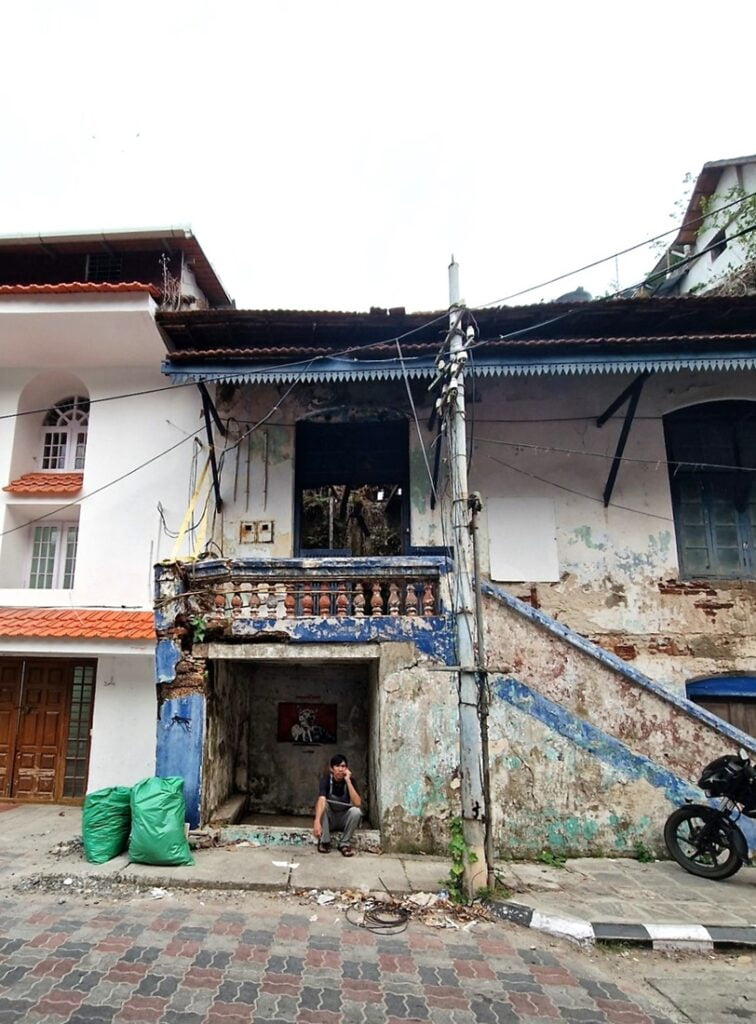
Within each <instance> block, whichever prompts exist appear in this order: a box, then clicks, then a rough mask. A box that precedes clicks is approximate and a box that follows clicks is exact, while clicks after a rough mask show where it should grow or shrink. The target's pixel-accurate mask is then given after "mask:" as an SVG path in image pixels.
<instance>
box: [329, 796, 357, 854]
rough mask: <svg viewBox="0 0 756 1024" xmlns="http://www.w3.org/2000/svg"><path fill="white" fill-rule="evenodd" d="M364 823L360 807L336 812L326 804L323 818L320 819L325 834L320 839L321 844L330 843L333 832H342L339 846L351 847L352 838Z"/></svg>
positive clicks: (346, 808)
mask: <svg viewBox="0 0 756 1024" xmlns="http://www.w3.org/2000/svg"><path fill="white" fill-rule="evenodd" d="M361 821H362V811H361V810H360V808H359V807H345V808H344V810H343V811H334V809H333V808H332V807H331V805H330V804H326V807H325V811H323V816H322V817H321V819H320V827H321V828H322V830H323V833H322V835H321V837H320V841H321V843H330V841H331V831H332V830H333V831H334V832H341V839H340V840H339V843H338V845H339V846H351V845H352V836H353V835H354V833H355V832H356V830H357V828H358V827H359V824H360V822H361Z"/></svg>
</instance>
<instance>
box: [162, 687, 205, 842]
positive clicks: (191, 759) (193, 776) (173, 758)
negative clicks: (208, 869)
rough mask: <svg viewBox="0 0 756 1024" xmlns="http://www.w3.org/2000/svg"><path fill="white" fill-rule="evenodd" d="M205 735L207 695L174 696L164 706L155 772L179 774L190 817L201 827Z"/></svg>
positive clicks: (193, 825) (194, 826)
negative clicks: (182, 782) (205, 696)
mask: <svg viewBox="0 0 756 1024" xmlns="http://www.w3.org/2000/svg"><path fill="white" fill-rule="evenodd" d="M204 736H205V698H204V696H203V695H202V694H199V693H192V694H189V695H187V696H185V697H171V698H170V699H169V700H166V701H165V702H164V703H163V706H162V707H161V709H160V719H159V721H158V725H157V751H156V757H155V774H156V775H157V776H159V777H160V778H167V777H168V776H170V775H178V776H180V777H181V778H182V779H183V780H184V799H185V800H186V820H187V821H188V822H189V825H190V826H191V827H192V828H197V826H198V825H199V820H200V790H201V780H202V746H203V741H204Z"/></svg>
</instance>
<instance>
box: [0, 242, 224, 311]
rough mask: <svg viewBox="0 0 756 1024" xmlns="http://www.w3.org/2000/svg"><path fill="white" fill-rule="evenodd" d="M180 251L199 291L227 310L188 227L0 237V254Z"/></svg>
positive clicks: (211, 270) (220, 288)
mask: <svg viewBox="0 0 756 1024" xmlns="http://www.w3.org/2000/svg"><path fill="white" fill-rule="evenodd" d="M98 250H101V251H103V252H111V251H113V252H129V251H136V252H140V251H149V250H155V251H158V252H159V251H165V252H168V253H170V252H172V251H174V250H179V251H180V252H182V253H183V255H184V258H185V260H186V262H187V264H188V265H189V266H190V268H191V270H192V273H193V274H194V277H195V279H196V281H197V284H198V285H199V287H200V288H201V290H202V292H203V294H204V295H205V296H206V297H207V299H208V300H209V302H210V303H211V304H212V305H214V306H230V305H231V304H232V300H231V298H230V296H229V294H228V292H227V291H226V289H225V288H224V287H223V284H222V282H221V280H220V278H219V277H218V275H217V273H216V272H215V270H214V268H213V266H212V264H211V263H210V261H209V259H208V258H207V256H206V255H205V253H204V250H203V249H202V246H201V245H200V244H199V242H198V241H197V238H196V237H195V235H194V233H193V231H192V229H191V228H190V227H183V226H178V227H158V228H138V229H134V230H125V231H90V232H70V233H69V232H61V233H56V234H44V235H0V252H5V253H38V254H39V255H45V256H48V257H49V256H51V255H53V256H54V255H56V254H58V253H87V252H95V251H98Z"/></svg>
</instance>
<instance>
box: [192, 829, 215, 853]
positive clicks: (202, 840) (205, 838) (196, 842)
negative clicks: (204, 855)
mask: <svg viewBox="0 0 756 1024" xmlns="http://www.w3.org/2000/svg"><path fill="white" fill-rule="evenodd" d="M219 836H220V832H219V830H218V829H217V828H201V829H200V828H198V829H190V830H189V834H188V836H187V839H188V840H189V846H190V848H191V849H192V850H209V849H211V848H212V847H214V846H218V844H219Z"/></svg>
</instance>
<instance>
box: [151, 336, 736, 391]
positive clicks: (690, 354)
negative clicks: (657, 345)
mask: <svg viewBox="0 0 756 1024" xmlns="http://www.w3.org/2000/svg"><path fill="white" fill-rule="evenodd" d="M641 340H642V339H641ZM625 343H626V344H627V342H625ZM675 348H676V351H675V352H674V353H671V352H670V353H667V354H665V353H663V352H658V351H655V352H642V351H638V350H637V349H636V351H634V352H617V351H616V349H615V350H613V351H604V352H596V351H595V348H594V347H593V346H591V347H590V348H589V350H587V351H585V352H583V353H581V352H576V351H574V349H573V351H572V352H571V353H569V354H564V355H562V354H559V355H554V354H547V353H539V352H536V351H533V352H532V353H531V354H529V355H528V356H523V355H522V354H521V353H520V354H513V355H505V354H503V353H502V354H497V353H492V352H479V353H478V354H477V355H476V357H475V374H476V376H479V377H520V376H522V377H527V376H540V375H546V374H549V375H556V376H566V375H582V374H594V373H640V372H642V371H644V370H646V371H656V372H664V371H673V370H752V369H753V368H754V366H756V357H754V354H753V352H750V351H747V350H745V349H733V350H732V351H730V352H723V351H722V350H721V349H720V350H718V351H717V350H714V349H711V350H708V351H696V350H695V349H694V348H693V347H689V348H688V350H687V351H686V350H685V349H684V348H682V344H681V343H680V342H679V341H678V342H677V343H676V344H675ZM162 371H163V373H164V374H166V375H167V376H168V377H170V378H171V380H173V381H175V382H176V383H182V384H185V383H191V382H194V383H196V382H198V381H205V382H206V383H210V382H230V383H234V384H290V383H292V381H302V382H304V383H325V382H329V381H380V380H399V379H401V378H402V377H404V376H405V375H406V376H407V377H410V378H413V379H415V380H419V379H427V378H430V377H433V376H435V374H436V373H437V369H436V365H435V361H434V358H433V357H432V356H417V357H414V358H412V359H405V360H404V361H403V362H400V361H399V360H398V359H378V360H375V359H373V360H371V359H335V358H329V357H324V358H323V357H319V358H318V359H317V360H313V359H310V360H309V361H308V360H306V359H304V360H300V361H299V362H298V363H294V364H292V363H287V364H286V365H285V366H281V365H276V364H275V363H262V362H254V361H252V360H245V361H239V362H236V363H224V364H223V365H222V366H219V365H217V364H216V365H207V364H205V363H186V364H181V365H174V364H173V363H171V362H170V361H167V360H166V361H164V362H163V364H162Z"/></svg>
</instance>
